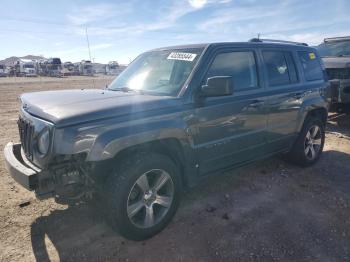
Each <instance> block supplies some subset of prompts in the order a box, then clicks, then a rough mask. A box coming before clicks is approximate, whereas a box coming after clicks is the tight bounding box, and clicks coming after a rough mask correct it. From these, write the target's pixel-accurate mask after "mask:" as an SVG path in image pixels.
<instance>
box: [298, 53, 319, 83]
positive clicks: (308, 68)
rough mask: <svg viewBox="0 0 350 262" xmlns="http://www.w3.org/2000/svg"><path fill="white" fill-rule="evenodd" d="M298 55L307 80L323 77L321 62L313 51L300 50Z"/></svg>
mask: <svg viewBox="0 0 350 262" xmlns="http://www.w3.org/2000/svg"><path fill="white" fill-rule="evenodd" d="M298 55H299V58H300V62H301V65H302V67H303V70H304V75H305V79H306V80H307V81H314V80H321V79H323V72H322V68H321V64H320V62H319V61H318V59H317V57H316V54H315V53H314V52H307V51H300V52H298Z"/></svg>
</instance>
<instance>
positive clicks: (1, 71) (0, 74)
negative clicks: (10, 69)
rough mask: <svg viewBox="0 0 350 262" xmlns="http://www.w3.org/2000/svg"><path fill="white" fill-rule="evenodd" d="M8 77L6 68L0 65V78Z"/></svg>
mask: <svg viewBox="0 0 350 262" xmlns="http://www.w3.org/2000/svg"><path fill="white" fill-rule="evenodd" d="M4 76H8V73H7V71H6V66H5V65H1V64H0V77H4Z"/></svg>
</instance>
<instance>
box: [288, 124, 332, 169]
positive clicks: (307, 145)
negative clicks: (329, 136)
mask: <svg viewBox="0 0 350 262" xmlns="http://www.w3.org/2000/svg"><path fill="white" fill-rule="evenodd" d="M324 129H325V124H324V123H323V122H322V121H321V120H320V119H318V118H308V119H306V121H305V123H304V126H303V128H302V130H301V131H300V133H299V136H298V138H297V140H296V142H295V144H294V146H293V148H292V150H291V151H290V153H289V154H288V156H289V157H288V159H290V160H291V161H292V162H293V163H295V164H298V165H300V166H310V165H313V164H314V163H316V162H317V160H318V159H319V158H320V156H321V154H322V151H323V146H324V142H325V132H324Z"/></svg>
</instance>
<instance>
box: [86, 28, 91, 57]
mask: <svg viewBox="0 0 350 262" xmlns="http://www.w3.org/2000/svg"><path fill="white" fill-rule="evenodd" d="M85 35H86V42H87V46H88V50H89V58H90V61H91V51H90V42H89V36H88V31H87V26H85Z"/></svg>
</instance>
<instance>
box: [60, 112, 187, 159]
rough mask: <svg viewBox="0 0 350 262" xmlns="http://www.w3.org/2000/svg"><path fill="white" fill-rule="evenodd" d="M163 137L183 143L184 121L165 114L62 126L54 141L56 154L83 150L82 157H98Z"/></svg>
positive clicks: (185, 136) (112, 155) (102, 157)
mask: <svg viewBox="0 0 350 262" xmlns="http://www.w3.org/2000/svg"><path fill="white" fill-rule="evenodd" d="M166 138H175V139H177V140H178V141H179V142H180V143H181V144H182V145H183V146H185V145H188V144H189V143H191V141H190V137H189V136H188V135H187V133H186V124H185V122H184V121H182V119H181V118H180V117H176V116H175V115H174V116H169V115H166V116H159V117H155V118H147V119H141V120H131V121H126V122H114V121H108V122H104V123H98V124H86V125H84V126H80V127H70V128H64V129H62V130H57V132H56V135H55V143H54V144H55V153H56V154H59V155H71V154H77V153H82V152H85V153H86V154H87V157H86V161H100V160H106V159H109V158H113V157H114V156H115V155H116V154H117V153H118V152H120V151H121V150H123V149H126V148H128V147H131V146H135V145H138V144H142V143H146V142H151V141H155V140H159V139H166Z"/></svg>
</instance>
